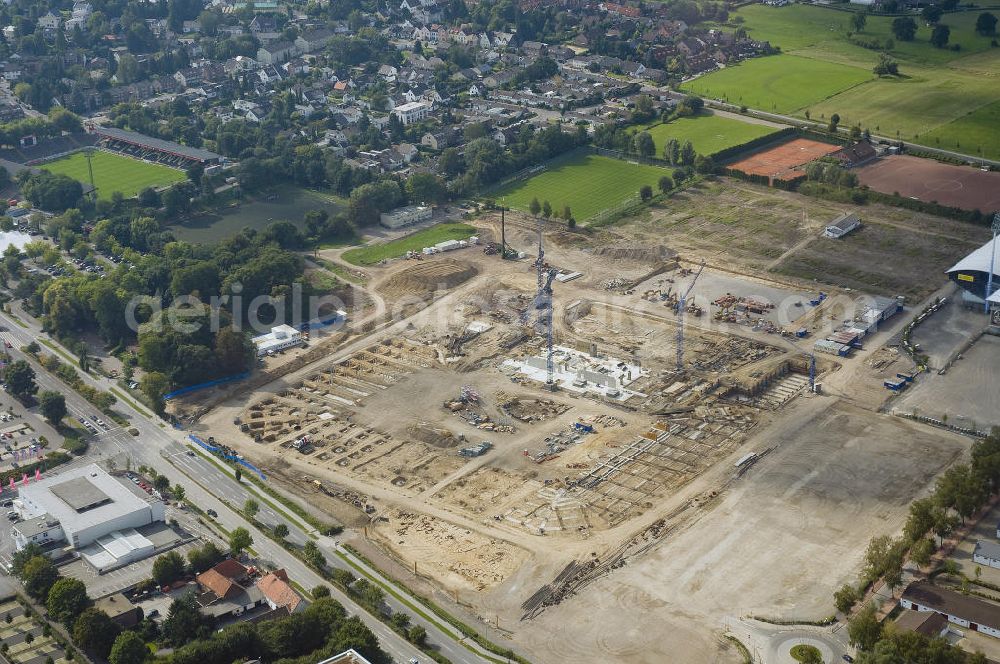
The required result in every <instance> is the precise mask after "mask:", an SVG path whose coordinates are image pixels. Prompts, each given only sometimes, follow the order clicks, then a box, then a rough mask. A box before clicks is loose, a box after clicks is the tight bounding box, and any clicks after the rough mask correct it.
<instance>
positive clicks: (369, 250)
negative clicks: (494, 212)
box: [342, 222, 476, 265]
mask: <svg viewBox="0 0 1000 664" xmlns="http://www.w3.org/2000/svg"><path fill="white" fill-rule="evenodd" d="M475 233H476V229H475V228H473V227H472V226H469V225H468V224H460V223H454V222H446V223H441V224H437V225H436V226H431V227H430V228H425V229H423V230H419V231H417V232H416V233H410V234H409V235H404V236H403V237H401V238H398V239H396V240H390V241H389V242H379V243H375V244H368V245H365V246H363V247H355V248H354V249H348V250H347V251H345V252H344V254H343V256H342V258H343V259H344V260H345V261H347V262H348V263H352V264H354V265H375V264H376V263H378V262H380V261H383V260H386V259H389V258H399V257H400V256H403V255H405V254H406V252H407V251H420V250H421V249H423V248H424V247H430V246H432V245H435V244H437V243H438V242H444V241H445V240H468V239H469V236H470V235H475Z"/></svg>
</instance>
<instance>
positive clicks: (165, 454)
mask: <svg viewBox="0 0 1000 664" xmlns="http://www.w3.org/2000/svg"><path fill="white" fill-rule="evenodd" d="M0 321H2V322H3V323H4V324H6V325H7V327H8V330H7V331H5V332H2V333H0V337H2V338H4V339H6V340H9V341H11V344H12V345H13V346H14V348H13V349H12V350H11V351H10V352H11V354H12V355H13V356H14V358H15V359H21V358H26V356H25V355H24V354H22V353H21V352H20V350H19V349H20V347H21V346H24V345H26V344H28V343H29V342H31V341H33V340H36V339H38V338H41V337H43V336H45V335H44V333H43V332H42V331H41V329H40V328H39V327H38V326H37V324H35V323H34V321H31V319H27V320H26V321H25V322H26V323H27V324H28V325H29V327H27V328H24V327H21V326H20V325H18V324H17V322H15V321H14V320H12V319H11V318H10V317H9V316H7V315H6V314H0ZM45 350H48V349H45ZM26 359H28V361H29V362H32V364H33V365H34V367H35V371H36V374H37V378H36V382H37V383H38V385H39V388H40V389H43V390H46V389H51V390H57V391H59V392H61V393H63V394H65V395H66V405H67V408H68V409H69V412H70V416H72V417H74V418H76V417H84V418H91V419H92V417H93V416H95V415H96V414H97V409H96V408H95V407H94V406H92V405H91V404H89V403H88V402H87V401H86V400H85V399H83V397H81V396H80V395H79V394H77V393H76V392H74V391H72V390H69V389H68V388H67V387H66V385H65V384H63V383H62V382H61V381H59V380H58V379H57V378H55V377H54V376H51V375H50V374H48V372H46V371H44V370H42V369H41V367H40V366H39V365H38V364H37V363H36V362H34V360H32V359H31V358H26ZM63 359H64V360H65V358H63ZM81 375H83V378H84V380H85V381H86V382H87V383H89V384H91V385H93V386H94V387H97V388H99V389H102V390H109V389H110V388H111V387H112V385H114V383H113V381H111V380H109V379H105V378H94V377H93V376H90V375H89V374H82V373H81ZM115 408H116V410H117V411H119V412H120V413H123V414H124V415H125V416H126V417H128V418H129V420H130V422H131V424H130V426H131V427H134V428H135V429H137V430H138V431H139V435H138V436H132V435H130V434H129V433H128V431H127V430H126V429H124V428H122V427H112V428H111V429H110V430H107V431H102V432H100V433H99V434H98V435H97V436H96V437H95V440H94V441H92V447H93V448H94V450H93V454H90V453H88V457H91V458H89V459H85V460H82V461H81V462H90V461H92V460H93V457H95V456H96V457H102V456H104V457H107V456H114V455H117V454H124V455H126V456H127V457H129V458H130V459H132V463H133V465H135V466H137V465H142V464H144V465H147V466H150V467H153V468H155V469H156V470H157V471H158V472H159V473H161V474H163V475H165V476H166V477H167V478H168V479H169V480H170V482H171V484H176V483H179V484H182V485H183V486H184V487H185V489H186V497H187V499H188V500H190V501H191V502H192V503H194V504H195V505H197V506H198V507H200V508H201V509H203V510H208V509H213V510H215V511H216V512H217V513H218V515H219V516H218V518H217V521H218V523H219V524H220V525H221V526H222V527H223V528H225V529H226V530H227V531H228V530H233V529H235V528H238V527H241V526H242V527H244V528H246V529H247V530H249V531H250V534H251V535H252V536H253V540H254V546H253V548H254V550H255V551H256V552H257V554H258V556H259V557H260V558H261V559H262V560H264V561H266V562H267V563H269V564H272V565H274V566H276V567H284V568H285V569H286V570H287V571H288V573H289V575H290V577H291V578H292V579H294V580H296V581H297V582H298V583H300V584H301V585H302V587H304V588H312V587H315V586H317V585H328V584H326V583H325V582H324V580H323V579H322V577H320V576H319V575H318V574H317V573H316V572H314V571H313V570H312V569H310V568H309V567H307V566H306V565H305V564H304V563H302V562H301V561H300V560H299V559H298V558H296V557H295V556H293V555H292V554H290V553H289V552H288V551H286V550H285V549H284V548H282V547H281V546H280V545H278V544H276V543H275V542H274V541H273V540H271V539H270V538H269V537H267V536H266V535H265V534H264V533H262V532H261V531H259V530H258V529H257V528H256V527H254V526H253V525H251V524H250V523H249V522H248V521H246V519H244V518H243V516H242V514H240V513H239V512H238V510H239V509H240V508H241V507H242V505H243V504H244V502H245V501H246V499H247V498H248V497H251V496H253V497H254V498H255V500H257V502H258V504H259V505H260V508H261V509H260V512H258V515H257V520H258V521H260V522H261V523H263V524H264V525H266V526H269V527H273V526H274V525H276V524H277V523H285V524H286V525H287V526H288V529H289V535H288V540H289V541H292V542H296V543H304V542H306V541H307V540H308V539H309V534H308V533H309V531H311V530H312V529H311V528H309V527H308V526H306V525H304V524H303V523H302V522H301V520H300V519H298V518H297V517H295V516H294V515H290V514H288V515H286V514H285V513H284V511H282V514H278V513H277V512H276V511H275V510H273V509H272V508H270V507H269V506H268V505H267V504H266V503H265V502H264V501H263V499H262V497H260V496H259V495H257V494H256V493H253V494H252V493H251V492H250V490H249V488H248V486H247V485H246V484H245V483H243V484H238V483H237V482H236V481H235V478H234V477H233V476H232V475H231V474H230V473H229V472H228V471H224V470H222V469H220V468H219V467H218V466H216V465H215V464H214V463H212V462H211V461H209V460H208V459H207V458H205V457H204V456H203V455H202V454H201V453H200V452H195V455H194V456H191V455H190V454H188V452H189V451H193V450H192V449H191V448H190V447H188V446H187V445H186V444H185V443H186V438H185V436H184V434H183V433H182V432H180V431H176V430H174V429H172V428H170V427H168V426H167V425H165V424H164V423H162V422H161V421H159V420H158V419H153V418H151V417H150V416H148V414H147V413H145V412H141V411H139V410H137V409H135V408H133V407H131V406H130V405H129V404H127V403H125V402H123V401H121V400H119V402H118V404H117V405H116V407H115ZM192 447H193V446H192ZM230 506H232V507H233V508H235V509H233V508H230ZM317 543H318V544H319V546H320V549H321V550H322V551H323V552H324V554H325V555H326V558H327V560H328V562H329V563H330V564H331V565H334V566H337V567H342V568H344V569H348V570H350V571H352V572H355V570H354V569H352V568H351V566H350V565H348V564H347V563H346V562H344V561H343V560H342V559H341V558H340V557H339V556H337V555H335V553H334V550H335V546H336V543H335V542H334V541H333V540H331V539H330V538H326V537H320V538H319V539H318V540H317ZM373 572H375V573H376V574H378V573H377V571H374V570H373ZM378 576H381V575H378ZM330 590H331V594H332V596H333V597H334V598H335V599H336V600H337V601H339V602H341V603H342V604H343V605H344V606H345V607H346V608H347V610H348V612H349V613H351V614H355V615H358V616H360V617H361V619H362V620H363V621H364V622H365V624H366V625H367V626H368V627H369V628H370V629H371V630H372V632H374V633H375V635H376V636H377V637H378V639H379V643H380V644H381V646H382V648H383V649H384V650H385V651H386V652H388V653H389V654H390V655H391V656H392V657H393V659H394V660H395V661H397V662H400V663H405V662H409V661H410V660H411V659H416V660H418V661H425V660H426V659H427V657H426V656H425V655H423V654H422V653H421V652H420V651H419V650H418V649H417V648H416V647H414V646H413V645H412V644H411V643H409V642H408V641H406V640H405V639H404V638H402V637H401V636H400V635H398V634H397V633H395V632H394V631H392V630H391V629H390V628H389V627H388V626H386V625H385V624H384V623H383V622H382V621H381V620H379V619H377V618H375V617H374V616H372V615H371V614H370V613H368V612H367V611H366V610H365V609H364V608H362V607H361V606H359V605H358V604H356V603H355V602H354V601H353V600H352V599H351V598H350V597H348V596H347V595H345V594H344V593H342V592H341V591H340V590H338V589H337V588H335V587H331V588H330ZM386 603H387V604H388V606H389V607H390V608H391V609H392V610H393V611H402V612H404V613H407V614H408V615H409V616H410V622H411V624H414V625H421V626H423V627H424V629H425V630H426V631H427V635H428V639H427V640H428V643H430V644H432V645H433V646H435V647H437V648H438V649H439V650H440V652H441V653H442V654H443V655H444V656H445V657H447V658H448V659H450V660H451V661H452V662H456V664H457V663H470V664H473V663H480V662H485V661H487V659H486V658H485V657H483V656H480V655H477V654H476V653H473V652H471V651H470V650H469V649H468V648H466V647H465V646H464V645H463V644H462V643H460V642H459V641H458V640H456V639H457V638H460V635H458V636H457V637H456V633H455V631H454V630H453V629H451V628H450V627H448V628H446V629H447V631H444V630H442V629H440V628H438V627H437V626H436V625H435V624H434V623H431V622H430V621H428V620H426V619H424V618H423V617H421V616H419V615H418V614H416V613H415V612H413V611H412V610H411V609H409V608H408V607H406V606H405V605H403V604H402V602H399V601H398V600H396V599H395V598H392V597H387V602H386ZM469 645H470V647H473V648H475V649H476V650H478V651H480V652H481V650H480V649H479V647H478V646H477V645H476V644H473V643H470V644H469Z"/></svg>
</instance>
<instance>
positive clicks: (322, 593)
mask: <svg viewBox="0 0 1000 664" xmlns="http://www.w3.org/2000/svg"><path fill="white" fill-rule="evenodd" d="M310 594H311V595H312V596H313V600H314V601H315V600H318V599H323V598H324V597H329V596H330V587H329V586H316V587H314V588H313V589H312V591H310Z"/></svg>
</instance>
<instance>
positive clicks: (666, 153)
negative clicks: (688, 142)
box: [663, 138, 681, 166]
mask: <svg viewBox="0 0 1000 664" xmlns="http://www.w3.org/2000/svg"><path fill="white" fill-rule="evenodd" d="M663 158H664V159H666V160H667V161H668V162H669V163H670V165H671V166H677V165H678V164H680V163H681V144H680V143H679V142H678V141H677V139H676V138H671V139H670V140H668V141H667V144H666V145H664V146H663Z"/></svg>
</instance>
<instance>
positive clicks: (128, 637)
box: [108, 632, 149, 664]
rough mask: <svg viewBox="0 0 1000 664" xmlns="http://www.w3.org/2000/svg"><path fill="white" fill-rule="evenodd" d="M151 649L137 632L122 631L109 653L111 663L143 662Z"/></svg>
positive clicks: (131, 663)
mask: <svg viewBox="0 0 1000 664" xmlns="http://www.w3.org/2000/svg"><path fill="white" fill-rule="evenodd" d="M147 655H149V650H147V649H146V644H145V643H144V642H143V640H142V638H141V637H140V636H139V635H138V634H136V633H135V632H122V633H121V634H119V635H118V637H117V638H116V639H115V642H114V645H112V646H111V654H109V655H108V662H109V664H142V663H143V662H145V661H146V657H147Z"/></svg>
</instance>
